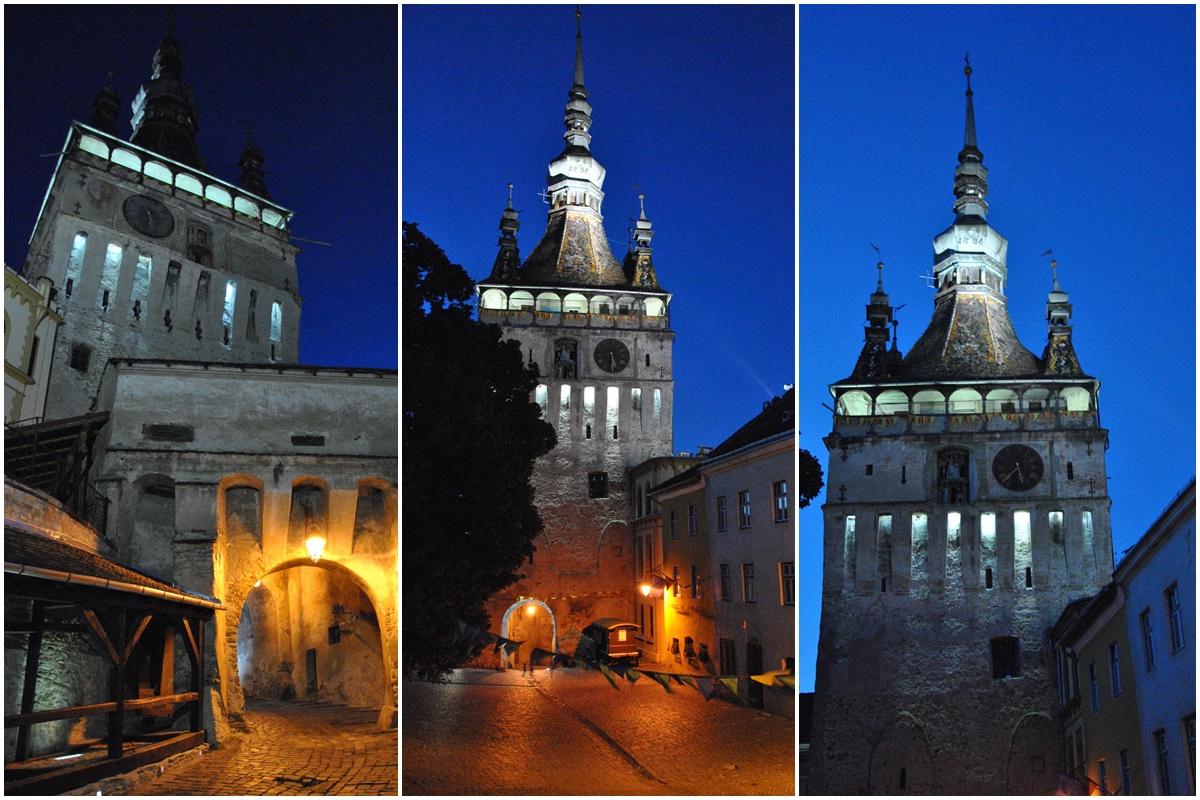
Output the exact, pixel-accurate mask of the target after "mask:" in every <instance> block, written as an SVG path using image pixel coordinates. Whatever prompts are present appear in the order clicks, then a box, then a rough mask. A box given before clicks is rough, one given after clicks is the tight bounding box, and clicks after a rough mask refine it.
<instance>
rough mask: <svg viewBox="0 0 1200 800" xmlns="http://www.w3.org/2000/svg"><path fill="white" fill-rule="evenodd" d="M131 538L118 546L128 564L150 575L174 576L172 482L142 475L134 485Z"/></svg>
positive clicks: (173, 485)
mask: <svg viewBox="0 0 1200 800" xmlns="http://www.w3.org/2000/svg"><path fill="white" fill-rule="evenodd" d="M134 491H135V493H136V494H135V496H134V511H133V535H132V536H130V537H129V538H128V540H127V541H123V542H122V546H123V548H125V552H126V553H128V556H129V559H130V560H131V562H132V563H135V564H138V565H139V566H140V568H141V569H142V570H144V571H145V572H149V573H150V574H152V575H157V576H160V577H163V578H167V579H169V578H171V577H173V576H174V573H175V557H174V553H173V552H172V543H173V542H174V541H175V481H173V480H171V479H170V478H168V477H166V476H164V475H146V476H143V477H142V478H140V479H138V481H137V482H136V483H135V484H134Z"/></svg>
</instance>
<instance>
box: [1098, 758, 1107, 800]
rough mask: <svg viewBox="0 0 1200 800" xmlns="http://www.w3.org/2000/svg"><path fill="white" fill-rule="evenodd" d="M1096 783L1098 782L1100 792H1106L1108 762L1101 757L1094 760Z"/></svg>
mask: <svg viewBox="0 0 1200 800" xmlns="http://www.w3.org/2000/svg"><path fill="white" fill-rule="evenodd" d="M1096 783H1098V784H1100V794H1108V763H1107V762H1106V761H1105V760H1104V759H1103V758H1101V759H1098V760H1097V761H1096Z"/></svg>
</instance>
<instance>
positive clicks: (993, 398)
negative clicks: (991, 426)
mask: <svg viewBox="0 0 1200 800" xmlns="http://www.w3.org/2000/svg"><path fill="white" fill-rule="evenodd" d="M986 400H987V405H986V408H987V412H988V413H989V414H1015V413H1017V393H1016V392H1014V391H1013V390H1012V389H992V390H991V391H990V392H988V393H987V398H986Z"/></svg>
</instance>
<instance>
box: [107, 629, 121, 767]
mask: <svg viewBox="0 0 1200 800" xmlns="http://www.w3.org/2000/svg"><path fill="white" fill-rule="evenodd" d="M109 618H110V619H111V620H113V621H114V622H115V623H116V624H115V625H114V626H113V627H114V628H115V630H113V631H111V634H115V639H116V641H114V642H113V644H114V649H115V650H116V652H117V658H116V659H115V661H114V662H113V667H112V670H110V672H109V675H110V678H109V693H110V695H111V697H112V699H113V700H114V701H115V702H116V704H117V708H116V710H115V711H112V712H110V713H109V715H108V757H109V758H111V759H117V758H120V757H121V755H122V753H123V751H124V743H125V742H124V735H125V659H124V658H123V657H122V656H121V654H123V653H124V652H125V609H123V608H121V609H118V610H116V611H115V612H113V613H112V614H111V616H110V617H109Z"/></svg>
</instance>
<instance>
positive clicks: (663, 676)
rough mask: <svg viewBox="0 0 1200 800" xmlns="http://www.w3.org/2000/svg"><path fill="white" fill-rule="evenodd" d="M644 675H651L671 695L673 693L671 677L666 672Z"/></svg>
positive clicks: (646, 673) (645, 673) (644, 673)
mask: <svg viewBox="0 0 1200 800" xmlns="http://www.w3.org/2000/svg"><path fill="white" fill-rule="evenodd" d="M642 674H643V675H649V676H650V677H651V678H653V679H654V680H655V681H656V682H657V683H658V685H659V686H661V687H663V688H664V689H666V690H667V692H668V693H669V692H670V691H671V676H670V675H668V674H667V673H665V672H643V673H642Z"/></svg>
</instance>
